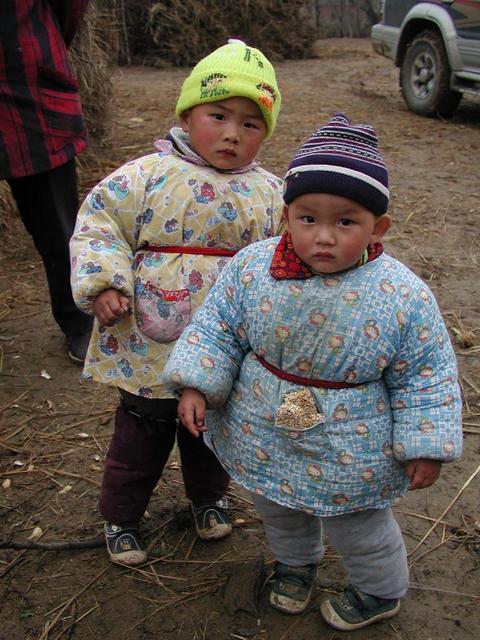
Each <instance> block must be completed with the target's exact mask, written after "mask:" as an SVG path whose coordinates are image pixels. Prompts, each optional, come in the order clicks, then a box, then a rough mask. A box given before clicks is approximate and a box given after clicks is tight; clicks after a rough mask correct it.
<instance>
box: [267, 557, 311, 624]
mask: <svg viewBox="0 0 480 640" xmlns="http://www.w3.org/2000/svg"><path fill="white" fill-rule="evenodd" d="M316 577H317V565H316V564H307V565H303V566H299V567H292V566H290V565H287V564H283V563H282V562H276V563H275V574H274V578H273V580H274V581H273V587H272V591H271V592H270V604H271V605H272V607H274V608H275V609H278V611H282V612H283V613H290V614H294V615H295V614H298V613H303V612H304V611H305V609H306V608H307V606H308V603H309V602H310V598H311V595H312V589H313V585H314V583H315V578H316Z"/></svg>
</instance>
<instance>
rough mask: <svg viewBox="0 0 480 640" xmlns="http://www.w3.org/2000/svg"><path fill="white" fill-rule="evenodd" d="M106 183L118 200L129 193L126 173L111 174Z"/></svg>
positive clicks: (123, 198)
mask: <svg viewBox="0 0 480 640" xmlns="http://www.w3.org/2000/svg"><path fill="white" fill-rule="evenodd" d="M107 184H108V188H109V189H110V191H113V193H114V194H115V196H116V197H117V198H118V200H125V198H126V197H127V196H128V194H129V193H130V190H129V188H128V178H127V176H126V175H119V176H113V177H112V178H111V179H110V180H109V181H108V183H107Z"/></svg>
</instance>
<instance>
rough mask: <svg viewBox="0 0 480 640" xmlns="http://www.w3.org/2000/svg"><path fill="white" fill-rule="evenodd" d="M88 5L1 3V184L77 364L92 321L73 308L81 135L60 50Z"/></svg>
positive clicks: (73, 86)
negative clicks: (39, 264)
mask: <svg viewBox="0 0 480 640" xmlns="http://www.w3.org/2000/svg"><path fill="white" fill-rule="evenodd" d="M87 5H88V0H72V1H71V2H63V1H62V0H2V2H0V179H6V180H7V182H8V183H9V185H10V189H11V192H12V195H13V197H14V199H15V201H16V203H17V207H18V210H19V213H20V216H21V218H22V221H23V223H24V225H25V228H26V229H27V231H28V232H29V234H30V235H31V236H32V239H33V242H34V244H35V247H36V248H37V250H38V252H39V254H40V256H41V257H42V260H43V264H44V267H45V272H46V276H47V281H48V288H49V292H50V302H51V308H52V313H53V317H54V318H55V321H56V322H57V324H58V325H59V327H60V329H61V330H62V332H63V333H64V335H65V337H66V341H67V346H68V351H69V356H70V359H71V360H72V361H73V362H75V363H77V364H81V363H83V361H84V359H85V354H86V350H87V347H88V341H89V337H90V333H91V326H92V320H91V318H90V317H89V316H87V315H86V314H84V313H82V312H81V311H80V310H79V309H78V308H77V307H76V305H75V303H74V301H73V297H72V291H71V287H70V257H69V247H68V244H69V240H70V236H71V235H72V233H73V229H74V227H75V221H76V215H77V210H78V193H77V179H76V171H75V156H76V155H77V154H79V153H80V152H82V151H83V150H84V149H85V147H86V144H87V130H86V126H85V120H84V117H83V112H82V105H81V102H80V95H79V85H78V82H77V80H76V79H75V77H74V76H73V73H72V70H71V67H70V64H69V61H68V54H67V50H68V47H69V46H70V44H71V42H72V40H73V37H74V35H75V32H76V30H77V27H78V24H79V22H80V19H81V18H82V16H83V14H84V12H85V10H86V8H87Z"/></svg>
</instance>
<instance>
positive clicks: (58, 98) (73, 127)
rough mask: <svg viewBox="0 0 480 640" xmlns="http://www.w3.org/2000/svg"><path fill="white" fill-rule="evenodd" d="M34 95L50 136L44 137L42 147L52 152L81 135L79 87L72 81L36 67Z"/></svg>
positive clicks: (44, 68) (64, 76) (57, 73)
mask: <svg viewBox="0 0 480 640" xmlns="http://www.w3.org/2000/svg"><path fill="white" fill-rule="evenodd" d="M38 92H39V96H40V102H41V108H42V112H43V116H44V118H45V123H46V125H47V127H48V131H49V133H50V136H47V137H46V145H47V146H48V148H49V151H53V152H54V153H55V152H57V151H60V150H61V149H63V148H64V147H65V146H66V145H67V144H69V143H70V142H72V141H73V140H75V139H76V138H78V137H79V136H80V135H83V134H84V132H85V119H84V116H83V112H82V105H81V102H80V94H79V85H78V82H77V81H76V79H75V78H74V77H73V76H70V75H68V74H67V73H62V72H61V71H58V70H55V69H49V68H48V67H40V68H39V70H38ZM85 135H86V134H85Z"/></svg>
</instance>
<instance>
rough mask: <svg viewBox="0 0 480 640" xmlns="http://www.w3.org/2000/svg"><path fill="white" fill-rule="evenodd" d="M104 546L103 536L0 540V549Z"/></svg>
mask: <svg viewBox="0 0 480 640" xmlns="http://www.w3.org/2000/svg"><path fill="white" fill-rule="evenodd" d="M103 546H105V538H103V537H102V538H87V539H86V540H79V541H77V542H35V541H34V540H0V549H42V550H43V551H70V550H72V549H97V548H98V547H103Z"/></svg>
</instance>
